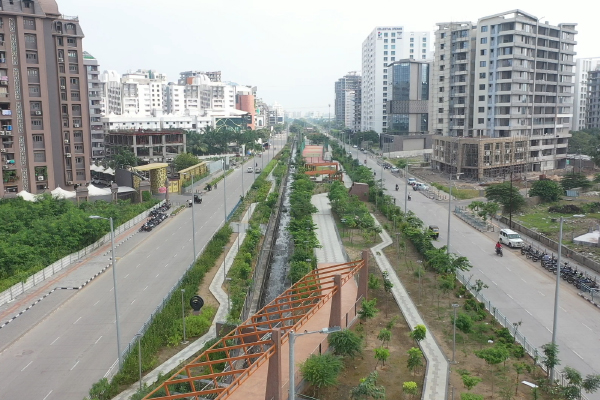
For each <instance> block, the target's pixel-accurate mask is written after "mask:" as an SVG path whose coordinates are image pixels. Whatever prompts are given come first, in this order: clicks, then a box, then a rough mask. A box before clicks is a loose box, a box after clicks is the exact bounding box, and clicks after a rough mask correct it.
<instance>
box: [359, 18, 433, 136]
mask: <svg viewBox="0 0 600 400" xmlns="http://www.w3.org/2000/svg"><path fill="white" fill-rule="evenodd" d="M429 38H430V34H429V32H404V28H403V27H401V26H381V27H376V28H375V29H374V30H373V31H372V32H371V33H370V34H369V35H368V36H367V38H366V39H365V41H364V42H363V45H362V82H361V107H362V111H361V130H363V131H368V130H373V131H375V132H377V133H381V132H385V131H387V128H388V121H387V117H388V116H387V109H386V106H387V102H388V100H389V99H388V93H389V92H388V82H389V76H390V73H389V71H388V64H390V63H392V62H394V61H397V60H401V59H415V60H426V59H430V58H431V56H432V53H431V51H430V50H429V47H430V39H429Z"/></svg>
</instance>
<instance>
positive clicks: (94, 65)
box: [83, 51, 104, 162]
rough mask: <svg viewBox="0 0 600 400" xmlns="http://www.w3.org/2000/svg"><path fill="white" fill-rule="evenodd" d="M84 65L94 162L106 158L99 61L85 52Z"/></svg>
mask: <svg viewBox="0 0 600 400" xmlns="http://www.w3.org/2000/svg"><path fill="white" fill-rule="evenodd" d="M83 65H85V68H86V70H87V82H88V97H89V107H90V133H91V139H92V140H91V149H90V150H91V156H92V162H98V161H100V160H102V159H103V158H104V130H103V129H102V122H101V121H100V117H101V116H102V92H103V84H102V82H101V81H100V70H99V69H98V66H99V64H98V60H96V59H95V58H94V56H92V55H91V54H90V53H88V52H87V51H84V52H83Z"/></svg>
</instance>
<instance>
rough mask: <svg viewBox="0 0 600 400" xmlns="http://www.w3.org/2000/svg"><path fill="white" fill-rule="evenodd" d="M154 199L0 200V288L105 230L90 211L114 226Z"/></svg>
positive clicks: (107, 224) (147, 206) (149, 205)
mask: <svg viewBox="0 0 600 400" xmlns="http://www.w3.org/2000/svg"><path fill="white" fill-rule="evenodd" d="M156 203H158V201H157V200H154V199H150V200H148V201H145V202H143V203H130V202H129V201H119V202H117V203H109V202H106V201H95V202H83V203H81V204H80V205H77V204H75V203H73V202H72V201H69V200H57V199H53V198H52V197H51V196H50V195H44V196H40V197H38V200H37V201H35V202H29V201H25V200H23V199H21V198H16V199H3V200H0V220H1V221H2V222H3V223H2V226H1V227H0V291H2V290H6V289H7V288H9V287H10V286H12V285H14V284H16V283H18V282H21V281H25V280H26V279H27V278H28V277H29V276H31V275H33V274H34V273H36V272H38V271H40V270H42V269H43V268H46V267H47V266H48V265H50V264H52V263H53V262H55V261H57V260H60V259H61V258H63V257H65V256H67V255H69V254H71V253H74V252H76V251H78V250H80V249H83V248H85V247H87V246H89V245H90V244H92V243H94V242H95V241H97V240H98V239H100V238H101V237H102V236H104V235H105V234H107V233H108V232H109V231H110V225H109V223H108V222H107V221H104V220H98V219H90V218H89V216H90V215H100V216H102V217H106V218H108V217H112V218H113V219H114V226H115V228H116V227H118V226H119V225H121V224H123V223H125V222H127V221H128V220H130V219H132V218H134V217H135V216H137V215H138V214H140V213H142V212H143V211H145V210H147V209H148V208H150V207H152V206H153V205H155V204H156Z"/></svg>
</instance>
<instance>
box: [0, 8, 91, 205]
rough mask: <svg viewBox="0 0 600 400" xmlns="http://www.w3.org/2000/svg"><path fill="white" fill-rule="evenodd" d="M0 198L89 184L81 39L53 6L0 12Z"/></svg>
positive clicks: (75, 22) (77, 28)
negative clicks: (0, 175) (0, 171)
mask: <svg viewBox="0 0 600 400" xmlns="http://www.w3.org/2000/svg"><path fill="white" fill-rule="evenodd" d="M0 8H1V9H0V42H1V43H2V45H0V110H1V115H0V126H1V129H0V142H1V143H0V151H1V159H2V180H1V181H0V196H6V195H11V194H14V193H17V192H19V191H21V190H26V191H28V192H31V193H42V192H43V191H44V190H46V189H54V188H56V187H57V186H61V187H63V188H68V189H73V188H74V185H76V184H79V185H82V184H85V183H86V182H89V181H90V154H91V150H90V147H91V139H90V124H89V121H90V116H89V113H88V108H89V107H88V101H89V99H88V90H87V89H88V88H87V80H86V67H85V66H84V63H83V50H82V40H83V37H84V35H83V32H82V30H81V27H80V25H79V20H78V19H77V18H76V17H65V16H63V15H62V14H61V13H60V11H59V9H58V5H57V4H56V1H54V0H15V1H10V2H8V1H3V2H2V4H1V7H0Z"/></svg>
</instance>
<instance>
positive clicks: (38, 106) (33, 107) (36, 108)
mask: <svg viewBox="0 0 600 400" xmlns="http://www.w3.org/2000/svg"><path fill="white" fill-rule="evenodd" d="M29 107H30V108H31V110H32V111H40V110H41V109H42V103H41V102H39V101H32V102H31V103H29Z"/></svg>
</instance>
